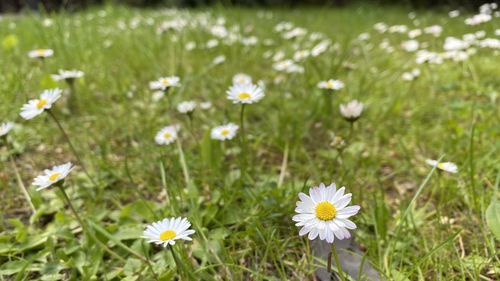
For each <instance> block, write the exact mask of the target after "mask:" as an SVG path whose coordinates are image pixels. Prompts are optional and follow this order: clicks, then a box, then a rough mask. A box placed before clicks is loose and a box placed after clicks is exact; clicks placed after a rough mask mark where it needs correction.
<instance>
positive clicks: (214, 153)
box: [0, 6, 500, 280]
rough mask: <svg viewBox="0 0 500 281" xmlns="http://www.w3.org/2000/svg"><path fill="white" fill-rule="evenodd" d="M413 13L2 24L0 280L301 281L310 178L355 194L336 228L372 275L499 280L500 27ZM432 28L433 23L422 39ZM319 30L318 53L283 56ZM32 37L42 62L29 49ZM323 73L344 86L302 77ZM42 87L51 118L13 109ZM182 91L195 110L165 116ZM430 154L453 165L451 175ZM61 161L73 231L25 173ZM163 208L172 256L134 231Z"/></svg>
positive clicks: (81, 18) (305, 12)
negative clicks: (236, 81) (248, 80)
mask: <svg viewBox="0 0 500 281" xmlns="http://www.w3.org/2000/svg"><path fill="white" fill-rule="evenodd" d="M409 12H410V11H409V10H405V9H403V8H391V7H384V8H381V7H376V6H351V7H348V8H342V9H320V8H301V9H298V8H297V9H294V10H280V9H271V10H256V9H237V8H231V9H223V8H213V9H210V10H207V11H204V10H163V9H156V10H153V9H152V10H138V9H137V10H136V9H130V8H124V7H104V8H102V9H99V10H98V9H91V10H89V11H83V12H78V13H75V14H55V15H20V16H9V15H6V16H3V17H2V19H1V20H0V40H1V43H2V46H0V48H1V55H0V68H1V74H0V95H1V100H2V102H1V103H0V123H1V122H6V121H12V122H14V123H15V125H14V128H13V129H12V130H11V131H10V132H9V133H8V134H7V135H6V136H3V137H0V138H1V141H0V143H1V146H0V158H1V160H2V161H1V162H0V192H1V199H0V205H1V206H2V216H0V218H1V219H0V222H1V224H0V231H1V232H0V276H2V277H1V280H155V279H158V280H172V279H174V278H176V277H175V276H177V278H180V279H181V280H315V279H314V278H315V277H314V270H315V269H316V267H315V266H314V263H313V256H312V254H311V251H310V247H311V246H310V241H309V240H308V239H307V237H301V236H299V228H298V227H296V226H295V225H294V224H295V222H294V221H292V217H293V216H294V215H295V212H294V209H295V207H296V206H295V205H296V202H297V201H298V200H299V198H298V193H299V192H304V193H308V190H309V188H310V187H312V186H318V185H319V184H320V183H322V182H323V183H325V184H327V185H328V184H330V183H333V182H335V183H337V186H339V187H340V186H345V187H346V189H347V191H346V192H350V193H352V203H351V204H355V205H360V206H361V210H360V211H359V213H358V214H357V215H356V216H354V217H352V220H353V221H354V222H355V223H356V225H357V229H356V230H351V233H352V234H353V235H355V236H356V241H357V243H359V244H360V245H361V246H362V248H363V249H364V250H365V252H364V253H365V254H366V258H367V262H369V263H370V264H371V265H372V266H373V267H374V268H376V269H377V270H378V271H379V272H380V273H381V274H382V276H384V278H385V279H386V280H498V278H499V277H500V260H499V256H498V249H499V243H498V241H499V240H496V238H495V236H494V232H495V231H497V232H498V227H499V224H500V222H499V218H500V206H499V204H498V203H497V204H496V205H495V201H496V198H497V197H498V192H497V191H496V190H498V181H499V180H498V179H499V176H498V174H499V168H500V163H499V160H498V159H499V157H498V156H499V136H500V127H499V124H500V123H499V121H500V118H499V117H500V115H499V110H498V108H499V106H498V105H499V101H498V94H499V92H498V89H500V80H499V79H498V78H499V77H500V60H499V54H500V49H499V45H500V44H499V43H498V42H496V43H495V41H494V40H498V39H499V36H500V31H498V29H496V28H498V27H499V25H498V24H499V19H498V18H497V17H495V16H493V19H492V20H491V21H489V22H485V23H482V24H478V25H467V24H465V23H464V21H465V19H466V18H468V17H471V16H472V15H473V14H467V13H465V12H463V13H462V15H459V16H458V17H453V18H452V17H449V16H448V13H447V11H446V12H429V11H417V12H416V13H413V14H408V13H409ZM283 22H289V23H290V24H289V25H293V26H287V24H283ZM380 22H383V23H385V24H386V25H387V28H386V29H387V31H384V26H382V25H380V24H379V25H375V24H376V23H380ZM280 23H281V24H280ZM374 25H375V27H376V28H374ZM398 25H405V26H406V27H407V28H406V29H405V28H403V27H401V26H399V27H398ZM433 25H439V26H441V27H442V32H438V31H439V28H436V27H434V28H430V29H427V31H426V29H425V28H426V27H429V26H433ZM394 26H396V27H394ZM296 27H301V28H303V29H294V28H296ZM377 29H378V30H377ZM415 29H420V31H421V33H422V34H421V35H417V34H418V32H417V31H415V32H413V33H412V35H411V36H415V38H414V40H416V41H418V45H419V46H418V47H417V48H418V49H419V50H422V49H427V50H429V51H432V52H436V53H439V54H438V55H433V54H434V53H431V54H430V55H429V54H426V53H422V52H419V51H416V50H413V49H414V48H413V49H412V47H414V45H415V42H410V43H408V42H406V43H404V42H405V41H408V40H412V39H411V38H409V35H408V32H409V31H411V30H415ZM436 29H438V30H437V31H436ZM495 29H496V30H495ZM277 30H279V31H277ZM481 31H484V34H482V33H483V32H481ZM430 33H431V34H430ZM432 33H434V34H432ZM465 34H469V35H466V36H465V38H467V40H465V41H467V44H468V45H467V46H466V47H463V48H459V49H460V50H459V51H455V53H453V52H448V53H445V50H444V49H443V45H444V43H445V39H446V37H449V36H453V37H456V38H460V39H462V38H463V36H464V35H465ZM470 34H473V35H470ZM474 34H475V35H474ZM288 37H291V38H288ZM486 38H496V39H491V40H489V41H486ZM213 39H216V40H217V42H218V45H216V46H214V45H215V41H213ZM211 40H212V41H211ZM325 40H330V41H325ZM465 41H463V42H465ZM320 42H325V43H324V45H325V47H326V48H325V50H324V52H322V53H320V54H317V55H316V53H315V54H314V55H309V56H308V54H307V52H297V51H304V50H306V51H311V50H312V49H313V48H314V47H315V46H317V44H319V43H320ZM193 43H194V44H193ZM450 44H451V43H450ZM495 44H496V45H495ZM412 45H413V46H412ZM37 48H50V49H53V51H54V55H53V56H51V57H47V58H45V59H36V58H30V57H28V55H27V54H28V52H29V51H30V50H34V49H37ZM405 48H406V50H405ZM320 49H321V48H318V49H317V50H316V51H318V50H320ZM280 52H283V55H282V58H280V54H279V53H280ZM318 52H319V51H318ZM460 52H461V53H460ZM277 53H278V54H277ZM220 56H224V57H220ZM426 56H427V57H426ZM436 56H437V57H438V58H439V59H436ZM294 57H295V58H294ZM426 58H427V60H430V62H425V63H418V62H417V61H416V60H418V59H424V60H425V59H426ZM286 59H291V60H295V62H294V64H293V65H292V66H290V65H286V64H287V63H288V62H285V63H283V62H282V61H284V60H286ZM441 59H442V63H439V60H441ZM214 60H215V61H214ZM221 61H222V62H221ZM280 62H281V64H282V65H281V66H283V65H285V67H282V69H284V70H277V69H276V68H279V67H280ZM276 64H278V65H276ZM59 69H78V70H81V71H83V72H84V73H85V75H84V76H83V77H82V78H79V79H76V80H75V81H74V84H73V86H69V85H70V83H65V81H55V80H54V79H53V78H52V77H51V74H55V73H57V72H58V70H59ZM414 69H418V72H419V75H418V77H413V76H412V75H411V74H410V73H411V72H412V71H413V70H414ZM301 70H302V71H301ZM294 71H296V72H294ZM405 72H408V73H406V74H404V73H405ZM237 73H246V74H248V75H250V76H251V77H252V79H253V81H254V83H257V81H259V85H261V87H262V88H264V93H265V97H264V98H263V99H262V100H260V101H259V102H256V103H253V104H248V105H246V106H245V107H244V108H245V111H244V112H243V116H244V130H243V128H242V126H241V115H240V114H241V113H242V112H241V110H242V106H241V105H238V104H233V103H232V102H231V101H230V100H228V99H227V98H226V91H227V90H228V88H229V87H230V86H231V84H232V83H233V81H232V79H233V76H234V75H235V74H237ZM414 73H415V74H418V73H417V71H415V72H414ZM172 75H175V76H178V77H179V78H180V84H181V85H180V87H172V88H171V89H170V90H169V91H168V92H167V93H166V95H165V96H164V97H163V98H161V95H160V94H158V93H157V94H155V95H154V94H153V92H154V91H152V90H150V88H149V82H150V81H154V80H156V79H158V78H160V77H163V76H172ZM410 78H414V79H413V80H411V81H409V80H410ZM328 79H338V80H341V81H342V82H343V83H344V84H345V87H344V88H343V89H340V90H338V91H326V90H322V89H319V88H318V87H317V84H318V83H319V82H320V81H325V80H328ZM55 87H59V88H61V89H64V91H65V92H64V93H63V96H62V98H60V99H59V100H58V101H57V102H55V103H54V104H53V105H52V109H51V110H50V112H43V113H42V114H40V115H39V116H37V117H35V118H33V119H31V120H24V119H23V118H21V117H20V116H19V113H20V108H21V107H22V106H23V104H24V103H26V102H27V101H28V100H30V99H35V98H37V97H38V96H39V94H40V93H41V92H42V91H43V90H44V89H50V88H55ZM353 99H357V100H359V101H361V102H362V103H363V104H364V111H363V113H362V115H361V117H360V118H359V120H357V121H356V122H354V123H350V122H347V121H346V120H344V119H343V118H342V115H341V114H340V111H339V105H340V104H345V103H347V102H349V101H351V100H353ZM187 100H194V101H196V102H198V103H202V102H203V103H206V102H210V103H211V107H210V108H208V109H201V108H200V105H198V108H197V109H196V110H195V111H194V112H193V113H191V114H189V115H188V114H183V113H180V112H178V110H177V109H176V108H177V105H178V104H179V103H180V102H183V101H187ZM206 105H207V104H205V106H206ZM51 116H55V117H56V118H57V120H59V122H60V125H61V126H62V128H64V130H65V131H66V132H67V135H68V137H69V139H70V140H71V142H72V144H73V145H74V150H75V151H76V154H75V153H74V152H73V151H72V148H71V146H70V145H69V144H68V142H67V140H66V139H65V136H64V134H63V133H62V131H61V130H60V128H59V127H58V125H57V124H56V123H55V122H54V119H53V118H51ZM227 122H233V123H235V124H238V125H239V126H240V128H239V130H238V132H237V135H236V137H235V138H233V139H232V140H226V141H224V142H221V141H218V140H213V139H211V138H210V129H211V128H213V127H215V126H218V125H221V124H224V123H227ZM172 124H179V125H180V130H179V132H178V133H179V138H178V141H176V142H173V143H171V144H169V145H158V144H157V143H156V142H155V135H156V133H157V132H158V131H159V130H160V129H161V128H163V127H165V126H167V125H172ZM351 124H353V125H352V126H351ZM76 155H79V156H76ZM78 157H80V158H81V159H80V160H79V159H78ZM426 159H436V160H437V159H441V161H443V162H447V161H449V162H453V163H455V164H456V165H457V166H458V173H447V172H446V171H441V170H439V168H438V169H434V168H433V167H432V166H430V165H428V164H426ZM69 161H71V162H72V163H73V164H75V169H74V170H73V171H71V173H70V174H69V175H68V176H67V177H66V180H65V181H64V190H65V191H66V193H67V194H68V196H69V198H70V200H71V202H72V205H73V206H74V207H75V209H76V212H77V213H78V214H79V216H80V217H81V218H82V220H83V225H84V226H85V227H84V228H82V224H81V223H80V222H79V221H78V220H77V219H76V218H77V217H75V216H74V214H73V213H72V212H71V210H70V208H69V207H70V206H69V205H68V204H67V201H65V198H64V196H63V193H62V192H61V189H58V188H57V187H56V186H51V187H48V188H46V189H43V190H40V191H37V190H36V187H35V186H32V184H31V182H32V181H33V178H35V177H36V176H37V175H40V174H41V173H42V172H43V170H44V169H47V168H50V167H52V166H54V165H60V164H63V163H66V162H69ZM84 168H86V170H87V171H85V170H84ZM242 171H243V172H242ZM241 175H243V176H241ZM23 186H25V188H26V189H27V192H28V193H29V197H31V201H32V203H33V207H30V204H29V203H28V200H27V196H26V195H23V192H22V190H23ZM491 202H493V203H491ZM490 203H491V204H492V205H491V207H490V209H488V212H487V208H488V206H489V205H490ZM33 208H34V209H35V210H36V212H33ZM495 208H496V209H495ZM177 216H181V217H186V218H188V220H189V221H190V222H191V224H192V229H194V230H195V231H196V233H195V234H193V235H192V236H191V238H192V239H193V241H192V242H189V241H182V242H178V243H176V244H175V246H173V247H169V249H171V250H173V252H170V251H168V250H167V249H164V248H163V247H161V246H156V245H154V244H149V243H147V240H146V239H144V238H142V235H143V230H144V228H145V226H146V225H147V224H150V223H152V222H154V221H158V220H161V219H163V218H166V217H177ZM495 228H496V230H495ZM95 239H97V240H98V241H96V240H95ZM497 239H498V237H497ZM104 244H105V245H106V247H107V248H108V249H110V250H111V251H112V253H110V252H109V251H106V249H105V247H104V246H103V245H104ZM174 252H175V253H177V254H176V259H174V256H173V255H172V253H174ZM113 253H117V255H115V254H113Z"/></svg>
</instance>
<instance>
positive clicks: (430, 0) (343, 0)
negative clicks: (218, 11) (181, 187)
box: [0, 0, 496, 13]
mask: <svg viewBox="0 0 500 281" xmlns="http://www.w3.org/2000/svg"><path fill="white" fill-rule="evenodd" d="M362 2H366V3H371V4H379V5H395V4H396V5H405V6H408V7H412V8H435V7H448V8H459V7H460V8H462V9H477V8H478V7H479V6H481V5H482V4H485V3H489V2H496V1H491V0H490V1H487V0H1V1H0V13H6V12H10V13H12V12H20V11H23V10H32V11H39V10H45V11H57V10H61V9H64V10H67V11H75V10H80V9H83V8H86V7H89V6H94V5H101V4H122V5H131V6H134V7H153V6H168V7H200V6H212V5H223V6H248V7H255V6H280V7H294V6H304V5H306V6H311V5H312V6H314V5H318V6H319V5H320V6H345V5H349V4H355V3H362Z"/></svg>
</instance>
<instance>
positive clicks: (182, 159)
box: [176, 138, 191, 186]
mask: <svg viewBox="0 0 500 281" xmlns="http://www.w3.org/2000/svg"><path fill="white" fill-rule="evenodd" d="M176 143H177V149H178V150H179V161H180V162H181V167H182V173H183V174H184V180H185V181H186V185H187V186H189V185H190V183H191V178H190V177H189V170H188V167H187V164H186V158H185V157H184V151H183V150H182V145H181V141H180V140H179V138H177V139H176Z"/></svg>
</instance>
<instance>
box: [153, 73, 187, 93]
mask: <svg viewBox="0 0 500 281" xmlns="http://www.w3.org/2000/svg"><path fill="white" fill-rule="evenodd" d="M179 81H180V79H179V77H177V76H169V77H161V78H159V79H158V80H156V81H151V82H149V88H150V89H151V90H162V91H165V90H167V89H168V88H171V87H179V86H180V85H181V84H180V83H179Z"/></svg>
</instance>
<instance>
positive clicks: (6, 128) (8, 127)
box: [0, 122, 14, 137]
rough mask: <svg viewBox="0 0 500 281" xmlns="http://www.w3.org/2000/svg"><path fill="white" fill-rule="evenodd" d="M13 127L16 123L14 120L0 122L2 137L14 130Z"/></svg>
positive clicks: (0, 134) (0, 135)
mask: <svg viewBox="0 0 500 281" xmlns="http://www.w3.org/2000/svg"><path fill="white" fill-rule="evenodd" d="M12 127H14V123H12V122H3V123H2V124H0V137H3V136H5V135H7V134H8V133H9V131H10V130H12Z"/></svg>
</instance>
